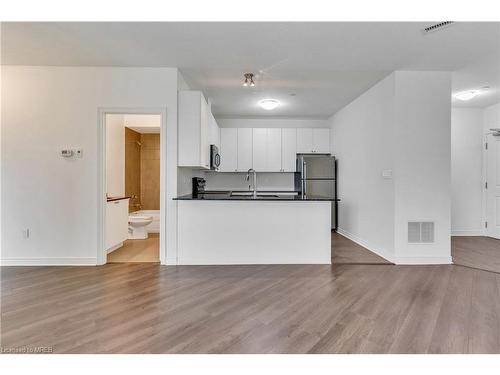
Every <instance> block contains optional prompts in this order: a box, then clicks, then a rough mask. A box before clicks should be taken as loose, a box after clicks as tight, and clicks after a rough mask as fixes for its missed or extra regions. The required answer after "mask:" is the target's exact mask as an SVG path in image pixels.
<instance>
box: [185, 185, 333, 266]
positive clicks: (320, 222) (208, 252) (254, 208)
mask: <svg viewBox="0 0 500 375" xmlns="http://www.w3.org/2000/svg"><path fill="white" fill-rule="evenodd" d="M176 200H177V201H178V255H177V264H180V265H181V264H184V265H189V264H190V265H195V264H196V265H202V264H205V265H210V264H331V250H330V246H331V245H330V238H331V202H332V200H333V199H332V198H326V197H321V196H302V195H300V194H297V193H295V192H268V191H266V192H258V194H257V195H256V196H255V197H254V196H253V194H252V192H248V191H247V192H241V191H240V192H236V191H233V192H221V191H219V192H205V193H204V194H199V195H195V196H193V195H185V196H181V197H178V198H176Z"/></svg>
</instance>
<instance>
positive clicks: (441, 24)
mask: <svg viewBox="0 0 500 375" xmlns="http://www.w3.org/2000/svg"><path fill="white" fill-rule="evenodd" d="M453 24H454V22H453V21H443V22H439V23H436V24H434V25H431V26H427V27H426V28H424V29H423V32H424V33H425V34H428V33H433V32H435V31H439V30H442V29H444V28H446V27H449V26H451V25H453Z"/></svg>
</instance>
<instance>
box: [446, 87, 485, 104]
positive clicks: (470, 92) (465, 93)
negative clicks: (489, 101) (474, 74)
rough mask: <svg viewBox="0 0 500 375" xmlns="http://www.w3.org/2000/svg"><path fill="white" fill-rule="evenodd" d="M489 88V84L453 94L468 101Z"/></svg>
mask: <svg viewBox="0 0 500 375" xmlns="http://www.w3.org/2000/svg"><path fill="white" fill-rule="evenodd" d="M488 89H489V86H484V87H481V88H480V89H474V90H465V91H460V92H457V93H455V94H453V96H454V97H455V98H457V99H458V100H462V101H467V100H471V99H473V98H475V97H476V96H478V95H480V94H481V93H482V92H483V91H487V90H488Z"/></svg>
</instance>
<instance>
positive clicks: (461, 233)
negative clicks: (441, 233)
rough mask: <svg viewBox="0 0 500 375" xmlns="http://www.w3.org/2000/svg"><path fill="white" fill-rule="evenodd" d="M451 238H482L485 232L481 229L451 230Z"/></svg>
mask: <svg viewBox="0 0 500 375" xmlns="http://www.w3.org/2000/svg"><path fill="white" fill-rule="evenodd" d="M451 235H452V236H484V235H485V232H484V230H482V229H466V230H452V231H451Z"/></svg>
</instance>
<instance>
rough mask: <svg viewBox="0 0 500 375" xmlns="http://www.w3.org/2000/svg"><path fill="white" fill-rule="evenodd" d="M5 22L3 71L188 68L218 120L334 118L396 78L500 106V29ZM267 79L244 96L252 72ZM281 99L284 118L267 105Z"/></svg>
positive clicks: (409, 24) (462, 24)
mask: <svg viewBox="0 0 500 375" xmlns="http://www.w3.org/2000/svg"><path fill="white" fill-rule="evenodd" d="M433 23H434V22H422V23H412V22H329V23H307V22H289V23H276V22H271V23H244V22H239V23H230V22H226V23H223V22H213V23H206V22H205V23H203V22H202V23H168V22H157V23H142V22H135V23H127V22H114V23H110V22H106V23H94V22H87V23H73V22H71V23H69V22H68V23H2V33H1V36H2V60H1V61H2V64H7V65H55V66H149V67H178V68H179V69H180V71H181V72H182V74H183V76H184V78H185V80H186V81H187V82H188V84H189V85H190V86H191V88H193V89H201V90H203V92H204V93H205V94H206V95H207V96H208V97H210V99H211V100H212V109H213V112H214V114H215V115H216V116H218V117H260V116H266V117H269V116H273V117H302V118H325V117H328V116H330V115H331V114H333V113H335V112H336V111H338V110H339V109H341V108H342V107H344V106H345V105H346V104H348V103H349V102H351V101H352V100H353V99H355V98H356V97H357V96H359V95H360V94H361V93H363V92H364V91H365V90H367V89H368V88H369V87H371V86H373V85H374V84H375V83H376V82H378V81H379V80H381V79H382V78H384V77H385V76H387V75H388V74H389V73H390V72H392V71H394V70H405V69H406V70H441V71H452V72H453V75H452V77H453V91H460V90H465V89H474V88H478V87H482V86H485V85H488V86H490V90H489V91H488V92H487V93H486V94H485V95H481V96H480V97H477V98H475V99H473V100H471V101H469V102H466V103H463V102H458V101H455V100H454V102H453V103H454V105H457V106H464V105H465V106H473V107H484V106H487V105H491V104H494V103H497V102H499V101H500V90H499V86H500V85H499V81H500V73H499V66H500V23H480V22H458V23H455V24H453V25H452V26H450V27H448V28H445V29H443V30H441V31H438V32H434V33H430V34H427V35H424V33H423V32H422V31H421V29H422V28H423V27H425V26H428V25H430V24H433ZM245 72H254V73H256V74H257V75H258V77H257V78H256V83H257V84H256V87H255V88H244V87H242V85H241V83H242V78H243V73H245ZM264 98H275V99H278V100H279V101H280V102H281V103H282V105H281V106H280V107H279V108H278V109H276V110H274V111H265V110H263V109H261V108H259V107H258V106H257V102H258V101H259V100H260V99H264Z"/></svg>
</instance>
